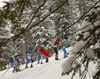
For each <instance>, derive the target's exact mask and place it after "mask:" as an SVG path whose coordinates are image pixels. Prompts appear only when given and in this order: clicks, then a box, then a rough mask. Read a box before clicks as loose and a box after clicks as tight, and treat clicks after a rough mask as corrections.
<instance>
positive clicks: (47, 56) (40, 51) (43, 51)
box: [37, 42, 49, 63]
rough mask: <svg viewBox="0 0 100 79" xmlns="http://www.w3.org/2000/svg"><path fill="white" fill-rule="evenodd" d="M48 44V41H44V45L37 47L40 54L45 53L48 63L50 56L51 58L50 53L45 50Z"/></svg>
mask: <svg viewBox="0 0 100 79" xmlns="http://www.w3.org/2000/svg"><path fill="white" fill-rule="evenodd" d="M47 45H48V42H44V43H42V45H40V46H39V47H38V49H37V51H38V52H39V53H40V54H43V55H44V56H46V63H47V62H49V61H48V58H49V54H48V52H46V51H45V49H44V48H45V47H46V46H47Z"/></svg>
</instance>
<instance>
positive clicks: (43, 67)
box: [0, 47, 79, 79]
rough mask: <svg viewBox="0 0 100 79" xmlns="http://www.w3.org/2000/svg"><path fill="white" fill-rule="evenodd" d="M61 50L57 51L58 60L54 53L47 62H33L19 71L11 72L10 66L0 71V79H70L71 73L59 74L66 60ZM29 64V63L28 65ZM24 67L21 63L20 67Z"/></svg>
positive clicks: (75, 78)
mask: <svg viewBox="0 0 100 79" xmlns="http://www.w3.org/2000/svg"><path fill="white" fill-rule="evenodd" d="M70 49H71V47H69V48H67V51H69V50H70ZM63 55H64V53H63V51H62V50H60V51H59V59H60V60H58V61H55V55H53V56H52V57H50V58H49V62H48V63H45V59H44V60H43V63H44V64H38V65H36V64H37V62H34V63H33V64H34V66H35V67H33V68H28V69H25V70H23V71H21V72H17V73H12V69H13V68H10V69H9V70H8V72H7V73H6V74H5V75H4V76H2V74H3V73H4V72H5V71H6V70H5V71H1V72H0V79H71V74H69V75H65V76H61V73H62V69H61V64H62V63H63V61H65V60H66V58H64V59H63ZM28 66H30V64H29V65H28ZM23 67H25V65H23V66H22V67H21V68H23ZM74 79H79V77H78V75H76V76H75V77H74Z"/></svg>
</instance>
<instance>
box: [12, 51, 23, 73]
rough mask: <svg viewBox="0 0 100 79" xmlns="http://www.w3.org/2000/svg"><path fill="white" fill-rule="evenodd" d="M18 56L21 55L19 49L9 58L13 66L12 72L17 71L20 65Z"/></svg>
mask: <svg viewBox="0 0 100 79" xmlns="http://www.w3.org/2000/svg"><path fill="white" fill-rule="evenodd" d="M19 56H22V55H20V50H18V51H17V53H15V54H13V55H12V56H11V59H10V62H11V63H12V64H13V66H14V69H13V72H14V71H15V70H16V72H17V71H19V70H20V69H19V67H20V62H19Z"/></svg>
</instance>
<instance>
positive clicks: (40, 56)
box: [38, 52, 43, 64]
mask: <svg viewBox="0 0 100 79" xmlns="http://www.w3.org/2000/svg"><path fill="white" fill-rule="evenodd" d="M38 56H39V59H38V64H39V63H40V59H41V64H43V63H42V59H43V57H42V54H40V53H39V52H38Z"/></svg>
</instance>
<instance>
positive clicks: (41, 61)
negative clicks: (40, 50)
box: [41, 54, 43, 64]
mask: <svg viewBox="0 0 100 79" xmlns="http://www.w3.org/2000/svg"><path fill="white" fill-rule="evenodd" d="M42 59H43V56H42V54H41V64H43V63H42Z"/></svg>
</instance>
